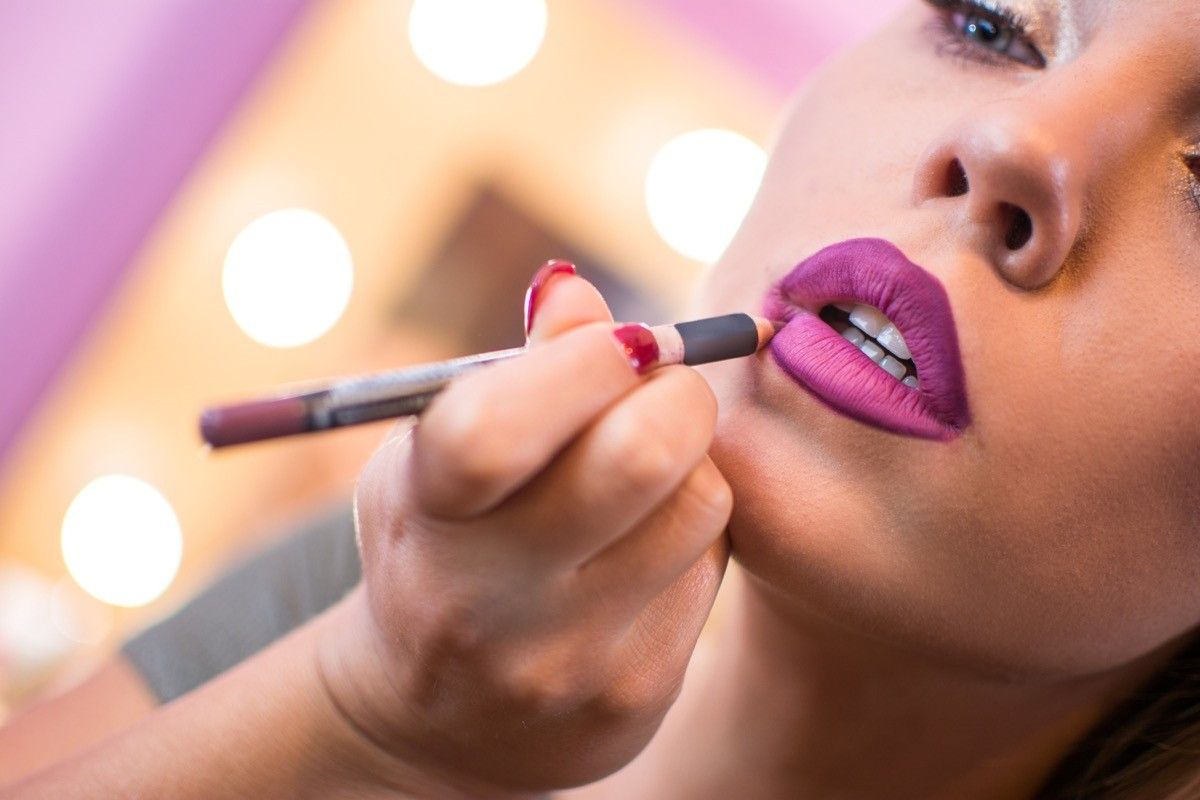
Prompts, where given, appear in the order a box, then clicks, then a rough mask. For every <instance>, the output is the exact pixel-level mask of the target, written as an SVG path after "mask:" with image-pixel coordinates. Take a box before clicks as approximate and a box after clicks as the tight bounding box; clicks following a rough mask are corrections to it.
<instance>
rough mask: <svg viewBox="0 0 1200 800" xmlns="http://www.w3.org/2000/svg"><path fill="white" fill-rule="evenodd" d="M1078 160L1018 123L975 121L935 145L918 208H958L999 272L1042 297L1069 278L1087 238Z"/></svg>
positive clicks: (921, 170)
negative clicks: (947, 204)
mask: <svg viewBox="0 0 1200 800" xmlns="http://www.w3.org/2000/svg"><path fill="white" fill-rule="evenodd" d="M1077 172H1078V171H1077V169H1076V167H1075V165H1074V163H1073V159H1072V158H1071V157H1070V156H1069V155H1068V154H1066V153H1064V152H1062V151H1061V150H1060V149H1059V148H1058V147H1057V146H1056V144H1055V142H1054V140H1053V139H1052V138H1051V137H1048V136H1039V135H1038V131H1037V130H1036V128H1034V127H1033V126H1031V125H1030V124H1029V121H1028V120H1025V121H1024V124H1018V123H1017V121H1015V120H1003V119H991V120H983V121H981V120H975V121H973V122H972V123H970V124H967V125H964V126H961V127H959V128H958V129H957V130H954V131H952V132H951V133H950V134H949V135H947V136H946V137H945V138H943V139H942V140H941V141H940V142H937V143H935V144H934V145H933V146H932V147H931V148H930V149H929V150H928V151H927V152H926V153H925V155H924V156H923V157H922V159H921V161H920V164H919V166H918V170H917V175H916V177H915V181H914V192H915V196H914V200H915V201H916V202H917V203H918V204H925V203H929V202H935V201H954V202H955V203H957V204H958V205H959V207H961V208H962V209H963V210H964V211H965V214H964V215H963V221H964V224H966V225H969V226H971V227H972V228H974V229H975V232H976V234H977V235H976V236H974V237H972V239H973V240H974V241H976V242H979V243H980V244H979V246H980V247H981V248H982V249H983V251H984V253H983V255H985V256H986V257H987V258H988V259H989V260H990V262H991V263H992V264H993V265H994V266H995V268H996V270H997V272H998V273H999V274H1000V275H1001V276H1002V277H1003V278H1004V279H1005V280H1006V281H1007V282H1009V283H1010V284H1012V285H1013V286H1016V287H1018V288H1021V289H1026V290H1034V289H1038V288H1041V287H1043V286H1045V285H1047V284H1048V283H1050V282H1052V281H1053V280H1054V279H1055V278H1056V277H1057V276H1058V275H1059V273H1060V272H1061V270H1062V268H1063V265H1064V263H1065V262H1066V260H1067V257H1068V256H1069V254H1070V252H1071V250H1072V249H1073V247H1074V245H1075V240H1076V238H1077V236H1078V234H1079V227H1080V216H1081V210H1082V196H1081V192H1080V191H1079V190H1078V186H1077V181H1078V175H1077Z"/></svg>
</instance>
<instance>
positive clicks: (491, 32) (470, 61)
mask: <svg viewBox="0 0 1200 800" xmlns="http://www.w3.org/2000/svg"><path fill="white" fill-rule="evenodd" d="M545 36H546V2H545V0H416V1H415V2H414V3H413V6H412V12H411V14H410V15H409V18H408V38H409V41H410V42H411V43H412V48H413V52H414V53H416V56H417V59H418V60H419V61H420V62H421V63H422V64H424V65H425V67H426V69H428V70H429V71H430V72H432V73H433V74H434V75H437V76H438V77H439V78H441V79H442V80H445V81H449V82H450V83H454V84H458V85H459V86H488V85H490V84H494V83H499V82H500V81H503V80H506V79H508V78H511V77H512V76H513V75H516V74H517V73H518V72H520V71H521V70H522V69H524V68H525V66H526V65H528V64H529V62H530V61H532V60H533V57H534V56H535V55H537V52H538V50H539V49H540V48H541V46H542V40H543V39H544V38H545Z"/></svg>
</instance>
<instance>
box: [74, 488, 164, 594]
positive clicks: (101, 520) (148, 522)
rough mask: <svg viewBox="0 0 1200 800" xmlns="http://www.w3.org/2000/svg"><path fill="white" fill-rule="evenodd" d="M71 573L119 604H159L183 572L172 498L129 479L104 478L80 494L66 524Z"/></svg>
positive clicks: (84, 586)
mask: <svg viewBox="0 0 1200 800" xmlns="http://www.w3.org/2000/svg"><path fill="white" fill-rule="evenodd" d="M62 555H63V561H65V562H66V565H67V572H69V573H70V575H71V577H72V578H74V579H75V582H76V583H78V584H79V586H80V588H82V589H83V590H84V591H85V592H87V593H88V594H90V595H91V596H92V597H95V598H96V599H97V600H103V601H104V602H105V603H109V604H110V605H114V606H125V607H134V606H143V605H146V604H147V603H150V602H152V601H154V600H156V599H157V598H158V597H159V596H160V595H161V594H162V593H163V592H164V591H166V589H167V587H168V586H170V585H171V581H173V580H174V579H175V574H176V573H177V572H178V571H179V562H180V559H181V558H182V557H183V533H182V531H181V530H180V527H179V519H178V517H176V516H175V510H174V509H173V508H171V504H170V503H169V502H167V499H166V498H165V497H163V496H162V494H160V493H159V491H158V490H157V489H155V488H154V487H153V486H151V485H150V484H148V483H146V482H145V481H142V480H139V479H138V478H134V477H131V476H129V475H104V476H102V477H99V478H96V479H95V480H93V481H92V482H91V483H89V484H87V485H86V486H84V487H83V489H81V490H80V491H79V494H77V495H75V499H74V500H72V501H71V505H70V506H68V507H67V513H66V514H65V515H64V516H63V522H62Z"/></svg>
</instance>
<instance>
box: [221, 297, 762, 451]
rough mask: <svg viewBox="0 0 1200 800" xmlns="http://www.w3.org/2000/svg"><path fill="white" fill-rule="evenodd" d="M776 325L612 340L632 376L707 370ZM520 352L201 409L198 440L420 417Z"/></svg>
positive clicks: (756, 320)
mask: <svg viewBox="0 0 1200 800" xmlns="http://www.w3.org/2000/svg"><path fill="white" fill-rule="evenodd" d="M778 329H779V324H778V323H775V322H772V321H770V320H767V319H764V318H762V317H755V316H751V315H750V314H727V315H725V316H721V317H709V318H708V319H700V320H694V321H691V322H677V323H675V324H674V325H657V326H654V327H650V326H647V325H640V324H632V325H623V326H620V327H618V328H616V329H615V330H614V335H616V337H617V339H618V340H619V341H620V343H622V344H623V345H624V347H625V353H626V355H627V356H628V357H629V359H630V362H631V363H632V364H633V365H634V367H636V368H637V369H638V371H639V372H643V373H644V372H648V371H650V370H652V369H655V368H657V367H660V366H665V365H667V364H688V365H695V364H708V363H711V362H713V361H723V360H725V359H729V358H740V357H743V356H750V355H754V354H755V353H757V352H758V351H759V350H761V349H762V348H763V347H764V346H766V344H767V342H769V341H770V340H771V337H772V336H774V335H775V332H776V331H777V330H778ZM525 352H526V348H524V347H515V348H512V349H510V350H498V351H496V352H492V353H479V354H477V355H471V356H464V357H463V358H455V359H451V360H450V361H440V362H437V363H433V364H422V365H419V366H414V367H407V368H403V369H395V370H388V371H385V372H378V373H374V374H371V375H362V376H357V377H350V378H340V379H337V380H334V381H331V382H329V383H326V384H324V385H320V386H314V387H310V388H308V389H306V390H304V391H302V392H297V393H291V394H277V395H275V396H271V397H264V398H261V399H257V400H249V401H246V402H242V403H235V404H232V405H224V406H216V407H213V408H209V409H206V410H205V411H204V412H203V413H202V414H201V416H200V435H201V437H202V438H203V439H204V441H205V442H206V443H208V444H209V445H211V446H212V447H228V446H230V445H235V444H245V443H247V442H257V441H263V440H266V439H275V438H279V437H282V436H292V435H295V434H300V433H312V432H316V431H324V430H331V429H333V428H344V427H346V426H348V425H359V424H362V423H365V422H374V421H376V420H381V419H388V418H391V417H404V416H412V415H417V414H420V413H421V412H422V411H423V410H424V409H425V407H426V406H427V405H429V403H430V402H431V401H432V400H433V398H434V397H436V396H437V394H438V392H440V391H441V390H442V389H443V388H445V386H446V384H448V383H449V382H450V381H451V380H453V379H454V378H456V377H458V376H460V375H464V374H466V373H468V372H472V371H474V370H476V369H479V368H481V367H485V366H487V365H489V364H495V363H498V362H501V361H507V360H509V359H511V358H516V357H518V356H520V355H522V354H524V353H525Z"/></svg>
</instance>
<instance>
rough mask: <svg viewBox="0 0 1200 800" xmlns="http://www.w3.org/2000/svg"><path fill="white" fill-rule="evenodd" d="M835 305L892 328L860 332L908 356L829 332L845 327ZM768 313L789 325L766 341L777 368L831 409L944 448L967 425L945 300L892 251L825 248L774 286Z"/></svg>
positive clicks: (871, 244) (879, 246)
mask: <svg viewBox="0 0 1200 800" xmlns="http://www.w3.org/2000/svg"><path fill="white" fill-rule="evenodd" d="M838 306H841V307H842V308H843V309H845V308H852V309H856V310H859V309H857V308H856V307H861V306H869V307H871V308H869V309H861V311H862V312H864V314H865V315H866V316H868V317H869V316H871V312H877V313H878V314H881V315H882V316H881V317H878V319H879V320H880V322H881V323H882V322H886V323H890V327H889V328H887V329H886V330H883V329H877V328H874V327H870V324H869V323H868V324H865V326H866V327H868V331H872V332H876V333H877V334H878V335H880V336H885V338H886V339H887V341H888V342H892V344H891V346H892V347H893V348H895V349H897V350H901V351H902V352H901V355H905V356H907V358H905V359H900V358H899V357H898V356H897V355H896V354H894V353H889V352H888V351H887V350H886V349H885V348H884V347H883V346H881V345H880V344H879V343H878V342H876V341H874V340H873V339H871V338H870V336H869V335H866V336H864V335H863V332H862V331H859V330H858V329H854V330H850V327H852V326H849V325H847V326H846V327H845V328H844V329H843V330H841V331H839V330H838V327H835V325H836V326H841V325H843V324H845V323H844V322H843V321H842V319H841V318H840V317H838V318H836V319H835V317H834V316H832V315H836V314H838V313H841V314H842V316H845V315H844V312H839V311H838V310H837V309H838ZM764 313H765V314H766V315H767V316H768V317H770V318H772V319H778V320H783V321H784V322H785V325H784V327H783V329H782V330H781V331H780V332H779V334H778V335H777V336H776V337H775V338H774V340H773V341H772V343H771V354H772V356H773V357H774V359H775V362H776V363H777V364H778V365H779V366H780V368H782V369H783V371H784V372H786V373H787V374H788V375H789V376H790V377H791V378H792V379H793V380H795V381H796V382H797V383H798V384H800V386H802V387H803V388H804V389H806V390H807V391H809V392H810V393H811V394H813V395H814V396H815V397H817V398H818V399H819V400H821V401H822V402H823V403H825V404H826V405H827V406H829V407H830V408H832V409H834V410H835V411H838V412H840V413H842V414H845V415H846V416H849V417H852V418H854V419H856V420H859V421H860V422H864V423H867V424H869V425H874V426H875V427H878V428H882V429H884V430H888V431H892V432H894V433H899V434H903V435H908V436H916V437H919V438H924V439H934V440H941V441H947V440H951V439H954V438H956V437H957V436H959V435H960V434H961V433H962V432H963V431H964V430H965V429H966V428H967V427H968V426H969V425H970V422H971V415H970V411H969V409H968V405H967V393H966V386H965V379H964V373H963V365H962V357H961V355H960V353H959V346H958V334H957V331H956V328H955V325H954V316H953V314H952V313H951V309H950V300H949V297H948V296H947V295H946V291H945V289H944V288H943V287H942V285H941V283H939V282H938V280H937V279H936V278H934V277H933V276H932V275H931V274H929V273H928V272H926V271H925V270H924V269H922V268H921V267H919V266H917V265H916V264H914V263H913V262H912V261H910V260H909V259H908V258H907V257H906V256H905V255H904V254H903V253H902V252H901V251H900V249H899V248H898V247H896V246H895V245H894V244H892V243H890V242H887V241H885V240H883V239H853V240H850V241H847V242H842V243H840V244H835V245H832V246H830V247H826V248H825V249H823V250H821V251H819V252H817V253H816V254H814V255H813V256H811V257H809V258H808V259H806V260H805V261H803V262H801V263H800V264H799V265H797V266H796V267H795V269H793V270H792V271H791V272H789V273H788V274H787V275H785V276H784V277H783V279H782V280H780V281H779V282H778V283H777V284H776V285H775V286H774V287H772V289H771V291H770V292H769V294H768V296H767V298H766V302H765V305H764ZM831 314H832V315H831ZM823 315H824V316H825V318H824V319H823V318H822V316H823ZM843 334H846V335H843ZM885 343H886V342H885ZM889 358H890V360H888V359H889ZM881 364H883V365H884V366H882V367H881ZM904 380H908V383H907V384H906V383H904Z"/></svg>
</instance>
